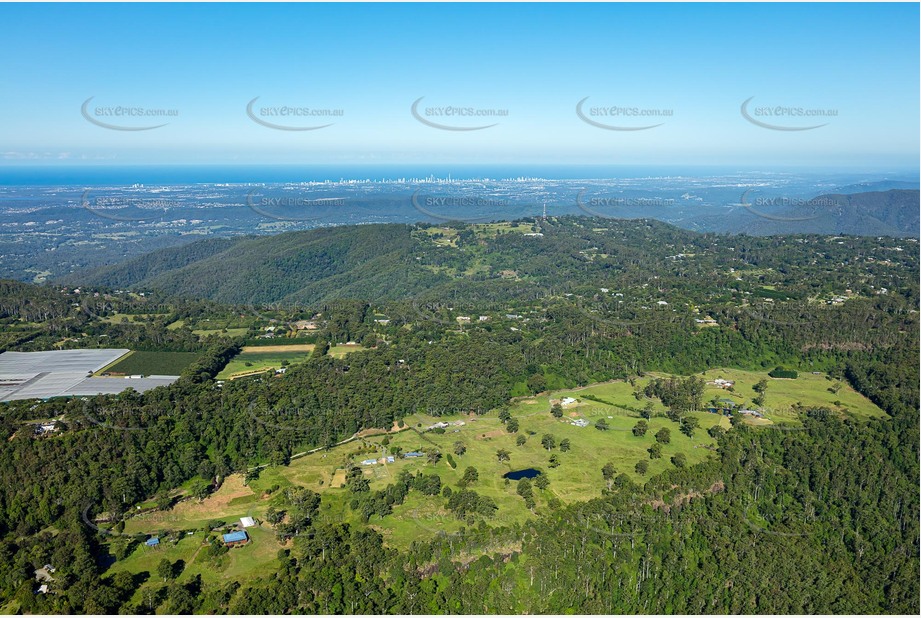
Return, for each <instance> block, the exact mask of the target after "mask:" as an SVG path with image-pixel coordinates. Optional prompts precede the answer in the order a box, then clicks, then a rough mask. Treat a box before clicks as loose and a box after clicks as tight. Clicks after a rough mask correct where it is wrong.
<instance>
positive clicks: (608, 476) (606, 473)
mask: <svg viewBox="0 0 921 618" xmlns="http://www.w3.org/2000/svg"><path fill="white" fill-rule="evenodd" d="M616 474H617V469H616V468H615V467H614V464H612V463H610V462H608V463H606V464H604V467H603V468H601V476H602V477H603V478H604V480H606V481H610V480H612V479H613V478H614V476H615V475H616Z"/></svg>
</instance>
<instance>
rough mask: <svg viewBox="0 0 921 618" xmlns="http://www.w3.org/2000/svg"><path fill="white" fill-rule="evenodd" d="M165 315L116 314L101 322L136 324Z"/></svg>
mask: <svg viewBox="0 0 921 618" xmlns="http://www.w3.org/2000/svg"><path fill="white" fill-rule="evenodd" d="M165 315H166V314H164V313H116V314H115V315H110V316H106V317H104V318H102V321H103V322H106V323H108V324H136V323H139V322H146V321H147V320H149V319H151V318H158V317H163V316H165Z"/></svg>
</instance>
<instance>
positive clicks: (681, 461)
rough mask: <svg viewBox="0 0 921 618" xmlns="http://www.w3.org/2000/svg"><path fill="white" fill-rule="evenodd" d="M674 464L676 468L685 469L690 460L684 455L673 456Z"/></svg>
mask: <svg viewBox="0 0 921 618" xmlns="http://www.w3.org/2000/svg"><path fill="white" fill-rule="evenodd" d="M672 463H673V464H675V467H676V468H683V467H685V466H686V465H687V464H688V458H687V457H686V456H685V454H684V453H676V454H674V455H672Z"/></svg>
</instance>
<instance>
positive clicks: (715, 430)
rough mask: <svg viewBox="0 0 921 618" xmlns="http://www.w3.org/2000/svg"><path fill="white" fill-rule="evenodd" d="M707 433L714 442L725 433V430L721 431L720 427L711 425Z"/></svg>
mask: <svg viewBox="0 0 921 618" xmlns="http://www.w3.org/2000/svg"><path fill="white" fill-rule="evenodd" d="M707 433H708V434H709V435H710V437H711V438H713V439H714V440H719V439H720V438H722V437H723V435H724V434H725V433H726V430H725V429H723V428H722V427H721V426H720V425H713V426H712V427H710V428H709V429H708V430H707Z"/></svg>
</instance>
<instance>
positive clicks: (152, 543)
mask: <svg viewBox="0 0 921 618" xmlns="http://www.w3.org/2000/svg"><path fill="white" fill-rule="evenodd" d="M159 544H160V539H158V538H157V537H155V536H154V537H151V538H149V539H147V540H146V541H144V545H146V546H147V547H156V546H157V545H159Z"/></svg>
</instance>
